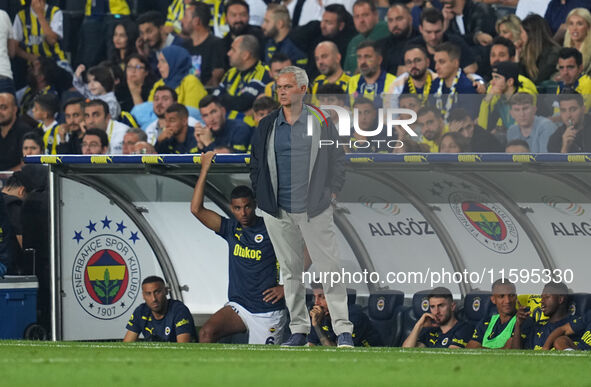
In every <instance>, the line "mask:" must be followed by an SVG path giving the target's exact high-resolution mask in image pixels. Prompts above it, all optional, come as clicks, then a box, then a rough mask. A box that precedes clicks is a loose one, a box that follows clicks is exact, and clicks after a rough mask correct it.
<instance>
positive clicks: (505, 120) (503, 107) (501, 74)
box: [478, 61, 521, 130]
mask: <svg viewBox="0 0 591 387" xmlns="http://www.w3.org/2000/svg"><path fill="white" fill-rule="evenodd" d="M520 86H521V83H520V82H519V65H518V64H517V63H514V62H511V61H505V62H498V63H495V64H494V65H493V67H492V79H491V81H490V87H489V88H488V90H487V92H486V96H485V97H484V98H483V99H482V102H481V103H480V112H479V114H478V125H480V126H481V127H482V128H484V129H487V130H493V129H494V128H496V127H502V128H504V129H505V130H506V129H507V128H508V127H510V126H511V125H513V123H514V122H515V121H514V120H513V117H512V116H511V115H510V114H509V110H510V106H509V100H510V99H511V96H512V95H514V94H515V93H517V92H518V90H519V88H520Z"/></svg>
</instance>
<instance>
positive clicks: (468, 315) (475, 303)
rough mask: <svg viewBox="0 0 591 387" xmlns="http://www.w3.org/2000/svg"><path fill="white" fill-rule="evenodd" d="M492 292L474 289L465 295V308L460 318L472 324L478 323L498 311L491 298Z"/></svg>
mask: <svg viewBox="0 0 591 387" xmlns="http://www.w3.org/2000/svg"><path fill="white" fill-rule="evenodd" d="M490 295H491V293H490V292H487V291H481V290H480V291H474V292H472V293H470V294H467V295H466V297H464V308H463V309H462V313H461V314H459V315H458V318H459V319H461V320H464V321H466V322H468V323H470V324H472V325H476V324H478V322H479V321H480V320H482V319H483V318H486V317H489V316H490V315H492V314H493V313H494V312H496V307H495V306H494V304H493V303H492V301H491V300H490Z"/></svg>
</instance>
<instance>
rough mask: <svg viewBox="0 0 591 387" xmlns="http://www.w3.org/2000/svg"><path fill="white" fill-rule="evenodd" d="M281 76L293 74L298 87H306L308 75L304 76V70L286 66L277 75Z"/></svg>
mask: <svg viewBox="0 0 591 387" xmlns="http://www.w3.org/2000/svg"><path fill="white" fill-rule="evenodd" d="M283 74H293V75H295V79H296V82H297V84H298V87H300V86H306V87H307V86H308V83H309V79H308V74H306V70H304V69H303V68H301V67H298V66H287V67H284V68H283V70H281V71H280V72H279V75H283Z"/></svg>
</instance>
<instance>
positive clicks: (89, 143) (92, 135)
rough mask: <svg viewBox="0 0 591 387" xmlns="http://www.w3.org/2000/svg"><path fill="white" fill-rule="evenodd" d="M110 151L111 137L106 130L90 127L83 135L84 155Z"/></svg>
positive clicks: (102, 153) (101, 153)
mask: <svg viewBox="0 0 591 387" xmlns="http://www.w3.org/2000/svg"><path fill="white" fill-rule="evenodd" d="M108 151H109V137H108V136H107V133H106V132H105V131H104V130H101V129H96V128H92V129H88V130H87V131H86V133H84V137H82V154H83V155H106V154H107V152H108Z"/></svg>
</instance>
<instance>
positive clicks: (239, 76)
mask: <svg viewBox="0 0 591 387" xmlns="http://www.w3.org/2000/svg"><path fill="white" fill-rule="evenodd" d="M269 82H271V75H270V74H269V72H268V71H267V69H266V68H265V66H263V64H262V63H261V62H260V61H259V62H258V63H257V64H256V65H255V66H253V67H252V68H251V69H249V70H245V71H239V70H238V69H237V68H236V67H232V68H231V69H230V70H228V71H227V72H226V74H224V77H223V78H222V81H221V83H220V85H219V87H218V88H217V89H216V90H215V91H214V94H215V95H223V94H226V93H227V94H228V95H230V96H233V97H238V96H247V95H250V96H252V97H254V98H256V97H257V96H258V95H259V94H261V93H264V91H265V86H266V85H267V84H268V83H269ZM244 113H247V112H239V111H237V110H231V111H229V112H228V119H231V120H233V119H239V120H243V121H244V122H245V123H247V124H248V125H249V126H254V119H253V118H252V117H251V116H250V115H245V114H244Z"/></svg>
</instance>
